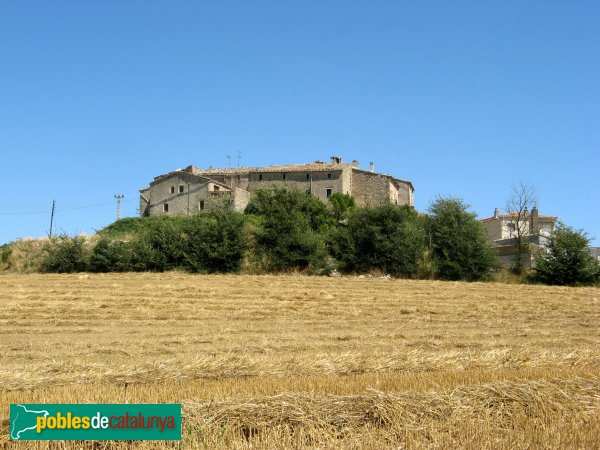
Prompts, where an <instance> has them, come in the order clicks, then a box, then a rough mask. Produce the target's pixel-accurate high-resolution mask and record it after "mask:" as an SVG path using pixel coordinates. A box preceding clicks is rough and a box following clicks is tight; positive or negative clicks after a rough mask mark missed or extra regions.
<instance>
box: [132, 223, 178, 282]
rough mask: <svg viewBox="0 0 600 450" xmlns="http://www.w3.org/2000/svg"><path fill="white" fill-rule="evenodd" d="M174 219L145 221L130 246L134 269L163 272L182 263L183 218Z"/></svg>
mask: <svg viewBox="0 0 600 450" xmlns="http://www.w3.org/2000/svg"><path fill="white" fill-rule="evenodd" d="M176 219H177V220H156V221H152V222H149V223H147V227H146V229H145V230H144V231H143V232H142V233H141V234H140V235H139V236H138V237H137V239H136V241H137V242H135V244H134V245H133V248H132V251H133V254H132V266H133V268H134V270H149V271H154V272H164V271H166V270H173V269H177V268H179V267H182V266H183V265H184V238H185V231H184V228H185V226H184V223H185V219H184V220H182V219H183V218H176ZM188 220H189V219H188Z"/></svg>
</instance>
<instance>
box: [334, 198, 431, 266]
mask: <svg viewBox="0 0 600 450" xmlns="http://www.w3.org/2000/svg"><path fill="white" fill-rule="evenodd" d="M329 248H330V251H331V253H332V255H333V256H334V257H335V258H336V259H337V260H338V261H339V263H340V268H341V269H342V270H343V271H345V272H368V271H370V270H373V269H378V270H381V271H383V272H385V273H389V274H391V275H394V276H412V275H414V274H416V272H417V270H418V267H419V263H420V260H421V258H422V256H423V254H424V251H425V248H426V247H425V229H424V227H423V220H422V218H420V217H419V215H418V213H417V212H416V211H415V210H414V209H412V208H411V207H409V206H403V207H398V206H395V205H392V204H386V205H383V206H377V207H367V208H358V209H355V210H353V211H351V212H350V215H349V217H348V223H347V225H340V226H339V227H338V229H337V231H335V232H333V233H332V235H331V239H330V241H329Z"/></svg>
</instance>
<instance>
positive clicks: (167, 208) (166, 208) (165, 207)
mask: <svg viewBox="0 0 600 450" xmlns="http://www.w3.org/2000/svg"><path fill="white" fill-rule="evenodd" d="M163 212H169V204H168V203H164V204H163Z"/></svg>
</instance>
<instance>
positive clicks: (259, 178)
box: [258, 173, 262, 181]
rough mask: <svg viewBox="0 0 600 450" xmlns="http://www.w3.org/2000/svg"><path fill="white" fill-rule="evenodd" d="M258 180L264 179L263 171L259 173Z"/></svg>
mask: <svg viewBox="0 0 600 450" xmlns="http://www.w3.org/2000/svg"><path fill="white" fill-rule="evenodd" d="M258 181H262V173H261V174H259V175H258Z"/></svg>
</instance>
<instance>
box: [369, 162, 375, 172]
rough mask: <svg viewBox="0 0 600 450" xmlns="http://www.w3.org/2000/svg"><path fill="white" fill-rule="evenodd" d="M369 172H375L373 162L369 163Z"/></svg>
mask: <svg viewBox="0 0 600 450" xmlns="http://www.w3.org/2000/svg"><path fill="white" fill-rule="evenodd" d="M369 172H375V166H374V165H373V161H371V162H370V163H369Z"/></svg>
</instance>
